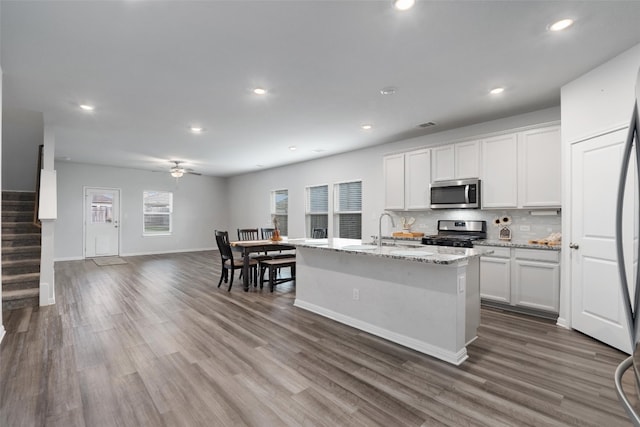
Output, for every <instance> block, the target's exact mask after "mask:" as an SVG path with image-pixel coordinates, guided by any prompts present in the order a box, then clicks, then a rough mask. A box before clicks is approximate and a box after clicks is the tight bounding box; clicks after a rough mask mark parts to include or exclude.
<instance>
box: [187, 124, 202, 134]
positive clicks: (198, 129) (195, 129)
mask: <svg viewBox="0 0 640 427" xmlns="http://www.w3.org/2000/svg"><path fill="white" fill-rule="evenodd" d="M189 130H190V131H191V132H193V133H202V131H203V130H204V128H203V127H202V126H190V127H189Z"/></svg>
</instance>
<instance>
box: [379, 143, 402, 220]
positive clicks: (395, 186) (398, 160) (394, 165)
mask: <svg viewBox="0 0 640 427" xmlns="http://www.w3.org/2000/svg"><path fill="white" fill-rule="evenodd" d="M382 161H383V170H384V208H385V209H390V210H394V209H395V210H398V209H404V154H391V155H388V156H384V158H383V160H382Z"/></svg>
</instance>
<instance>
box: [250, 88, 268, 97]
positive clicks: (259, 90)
mask: <svg viewBox="0 0 640 427" xmlns="http://www.w3.org/2000/svg"><path fill="white" fill-rule="evenodd" d="M253 93H255V94H256V95H265V94H266V93H267V90H266V89H265V88H262V87H257V88H255V89H254V90H253Z"/></svg>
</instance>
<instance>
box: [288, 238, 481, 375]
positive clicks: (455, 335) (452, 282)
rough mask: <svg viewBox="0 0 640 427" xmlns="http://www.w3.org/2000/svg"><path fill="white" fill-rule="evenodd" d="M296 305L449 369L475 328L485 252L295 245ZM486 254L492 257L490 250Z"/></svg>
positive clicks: (346, 242) (339, 242) (342, 242)
mask: <svg viewBox="0 0 640 427" xmlns="http://www.w3.org/2000/svg"><path fill="white" fill-rule="evenodd" d="M289 243H291V244H293V245H295V246H296V264H297V267H296V270H297V271H296V300H295V304H294V305H295V306H296V307H300V308H303V309H305V310H309V311H312V312H314V313H317V314H320V315H322V316H325V317H328V318H331V319H333V320H336V321H338V322H341V323H344V324H346V325H349V326H352V327H354V328H357V329H360V330H362V331H366V332H368V333H371V334H373V335H377V336H380V337H382V338H385V339H387V340H390V341H393V342H396V343H398V344H402V345H404V346H406V347H409V348H412V349H414V350H417V351H420V352H422V353H425V354H429V355H431V356H433V357H437V358H438V359H442V360H444V361H446V362H449V363H452V364H454V365H459V364H461V363H462V362H464V361H465V360H466V359H467V358H468V356H467V349H466V346H467V345H468V344H469V343H470V342H471V341H473V340H474V339H475V338H476V331H477V328H478V325H479V324H480V289H479V276H480V274H479V269H480V267H479V265H480V264H479V257H480V256H481V255H483V254H486V253H487V251H486V250H478V249H462V248H447V247H438V246H429V247H418V248H416V247H398V246H382V247H381V248H378V247H376V246H374V245H363V244H362V243H361V242H360V241H359V240H351V239H330V240H327V239H324V240H311V239H310V240H304V239H297V240H295V239H292V240H290V241H289ZM489 252H490V251H489Z"/></svg>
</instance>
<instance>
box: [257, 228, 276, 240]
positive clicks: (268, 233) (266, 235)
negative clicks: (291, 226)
mask: <svg viewBox="0 0 640 427" xmlns="http://www.w3.org/2000/svg"><path fill="white" fill-rule="evenodd" d="M274 231H275V228H261V229H260V234H261V235H262V240H267V239H271V238H272V237H273V232H274Z"/></svg>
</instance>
